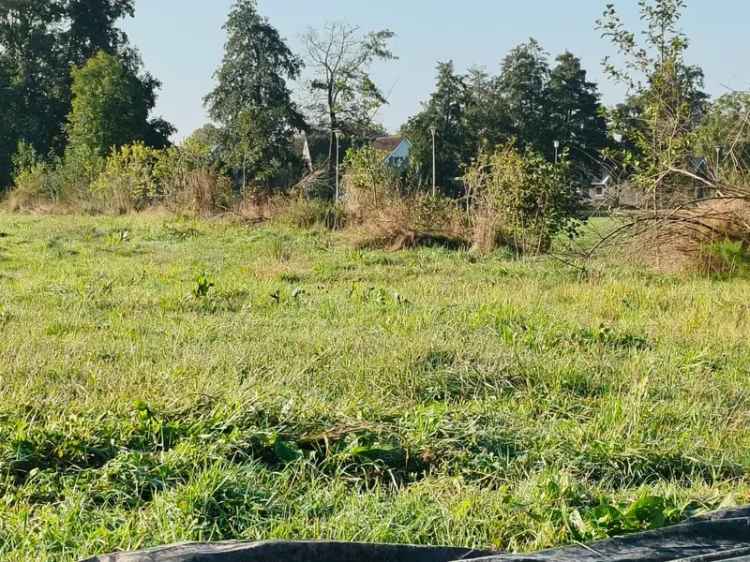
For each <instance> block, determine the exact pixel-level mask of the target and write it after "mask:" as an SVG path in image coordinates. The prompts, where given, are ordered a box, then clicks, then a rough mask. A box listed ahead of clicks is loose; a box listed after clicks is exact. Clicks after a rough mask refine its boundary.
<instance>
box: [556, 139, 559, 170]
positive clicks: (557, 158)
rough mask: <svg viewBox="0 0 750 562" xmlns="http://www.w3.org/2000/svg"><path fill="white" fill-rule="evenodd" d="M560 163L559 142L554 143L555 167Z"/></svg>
mask: <svg viewBox="0 0 750 562" xmlns="http://www.w3.org/2000/svg"><path fill="white" fill-rule="evenodd" d="M559 163H560V141H559V140H556V141H555V165H557V164H559Z"/></svg>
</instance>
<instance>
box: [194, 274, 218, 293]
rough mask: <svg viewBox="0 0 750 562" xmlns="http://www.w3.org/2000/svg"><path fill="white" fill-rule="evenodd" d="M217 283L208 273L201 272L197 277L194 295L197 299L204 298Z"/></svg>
mask: <svg viewBox="0 0 750 562" xmlns="http://www.w3.org/2000/svg"><path fill="white" fill-rule="evenodd" d="M215 286H216V284H215V283H214V282H213V281H211V279H209V277H208V275H207V274H206V273H201V274H200V275H199V276H198V277H197V278H196V279H195V286H194V287H193V296H194V297H195V298H197V299H204V298H206V297H207V296H208V294H209V293H210V292H211V289H213V288H214V287H215Z"/></svg>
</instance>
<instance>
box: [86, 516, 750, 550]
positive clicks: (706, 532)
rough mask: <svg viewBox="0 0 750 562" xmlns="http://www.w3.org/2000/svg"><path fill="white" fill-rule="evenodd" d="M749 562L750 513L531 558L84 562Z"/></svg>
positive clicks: (270, 546)
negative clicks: (461, 561)
mask: <svg viewBox="0 0 750 562" xmlns="http://www.w3.org/2000/svg"><path fill="white" fill-rule="evenodd" d="M459 560H473V561H474V562H540V561H543V562H572V561H583V562H595V561H596V562H636V561H638V562H708V561H717V560H725V561H732V562H750V507H748V508H743V509H735V510H729V511H723V512H719V513H715V514H712V515H708V516H704V517H698V518H695V519H691V520H689V521H686V522H685V523H682V524H680V525H676V526H674V527H669V528H667V529H662V530H659V531H651V532H648V533H643V534H638V535H629V536H626V537H622V538H617V539H611V540H607V541H602V542H598V543H594V544H592V545H590V546H575V547H569V548H563V549H558V550H550V551H546V552H540V553H538V554H530V555H513V554H500V553H491V552H481V551H476V550H467V549H461V548H442V547H437V548H429V547H415V546H395V545H365V544H353V543H330V542H297V543H295V542H264V543H239V542H231V543H219V544H185V545H176V546H171V547H164V548H158V549H153V550H149V551H143V552H134V553H121V554H110V555H107V556H99V557H94V558H90V559H89V560H87V561H85V562H452V561H459Z"/></svg>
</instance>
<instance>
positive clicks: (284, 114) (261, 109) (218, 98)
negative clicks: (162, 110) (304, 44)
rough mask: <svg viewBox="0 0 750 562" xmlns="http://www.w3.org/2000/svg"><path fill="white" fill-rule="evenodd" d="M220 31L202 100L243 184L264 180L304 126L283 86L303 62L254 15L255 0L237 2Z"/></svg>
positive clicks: (285, 158)
mask: <svg viewBox="0 0 750 562" xmlns="http://www.w3.org/2000/svg"><path fill="white" fill-rule="evenodd" d="M224 29H226V31H227V34H228V40H227V43H226V45H225V49H224V59H223V61H222V64H221V67H220V68H219V69H218V71H217V72H216V79H217V82H218V84H217V86H216V88H215V89H214V91H213V92H211V93H210V94H209V95H208V96H206V98H205V103H206V105H207V106H208V108H209V113H210V115H211V117H212V118H213V119H214V120H215V121H216V122H217V123H219V124H221V126H222V127H223V129H224V132H225V134H226V136H227V143H226V144H227V147H228V154H227V160H228V162H229V163H230V164H231V165H233V166H234V167H235V168H236V169H238V170H240V171H242V176H243V182H245V181H246V180H247V179H252V180H253V181H255V182H260V183H263V184H268V183H269V182H270V181H271V180H272V179H273V178H274V176H276V175H277V174H278V173H279V172H280V171H281V170H282V169H283V168H284V167H285V166H286V165H287V164H288V163H289V162H291V161H294V160H295V158H294V154H293V152H292V136H293V134H294V133H295V131H297V130H301V129H304V128H305V127H306V125H305V122H304V119H303V117H302V115H301V114H300V112H299V111H298V109H297V106H296V104H295V103H294V102H293V101H292V99H291V92H290V90H289V87H288V85H287V81H289V80H294V79H296V78H298V77H299V74H300V71H301V69H302V60H301V59H300V58H299V57H297V56H296V55H295V54H293V53H292V51H291V50H290V49H289V47H288V46H287V44H286V42H285V41H284V40H283V38H282V37H281V36H280V35H279V32H278V31H277V30H276V29H275V28H274V27H273V26H272V25H271V24H270V23H269V22H268V20H267V19H266V18H264V17H262V16H261V15H260V14H259V13H258V9H257V5H256V2H255V0H237V1H236V2H235V3H234V6H233V7H232V10H231V12H230V14H229V19H228V20H227V23H226V25H225V26H224ZM297 160H298V159H297Z"/></svg>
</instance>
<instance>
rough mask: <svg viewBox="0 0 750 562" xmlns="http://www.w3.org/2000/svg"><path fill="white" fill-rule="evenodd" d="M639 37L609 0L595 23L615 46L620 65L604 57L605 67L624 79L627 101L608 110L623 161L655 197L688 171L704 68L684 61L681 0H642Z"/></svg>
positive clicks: (702, 104) (666, 192)
mask: <svg viewBox="0 0 750 562" xmlns="http://www.w3.org/2000/svg"><path fill="white" fill-rule="evenodd" d="M639 7H640V11H641V21H643V22H644V24H645V29H644V30H643V31H642V34H641V35H642V36H643V40H642V41H639V40H638V39H637V35H636V33H634V32H632V31H630V30H628V29H627V28H626V27H625V25H624V23H623V21H622V19H621V18H620V16H619V14H618V12H617V10H616V9H615V7H614V6H613V5H611V4H610V5H608V6H607V8H606V10H605V12H604V15H603V16H602V18H601V19H600V20H599V21H598V27H599V29H600V30H601V31H602V32H603V35H604V37H606V38H608V39H609V40H610V41H611V42H612V43H613V45H614V46H615V47H616V48H617V50H618V51H619V54H620V56H621V58H623V59H624V65H623V66H621V67H618V66H617V65H615V64H613V63H612V62H611V61H610V60H609V59H605V61H604V64H605V70H606V71H607V72H608V74H609V75H610V76H611V77H612V78H614V79H615V80H617V81H620V82H622V83H624V84H626V85H627V86H628V88H629V90H630V93H631V96H630V99H629V100H628V103H627V104H625V105H624V106H621V107H620V108H618V111H616V112H614V113H613V114H612V117H613V121H614V126H615V130H616V131H617V132H618V133H620V134H622V135H623V137H624V139H625V141H626V143H625V148H626V149H627V148H630V150H626V158H625V162H626V163H628V164H630V165H632V167H633V168H634V170H635V172H636V173H635V180H636V181H637V183H639V184H640V185H641V186H642V187H644V188H645V189H647V190H649V191H651V192H652V193H653V196H654V204H656V203H657V199H659V196H660V195H661V194H663V195H665V196H669V195H670V194H671V193H672V191H673V190H674V188H675V186H676V185H677V184H679V183H680V180H679V176H680V175H682V174H683V172H685V171H688V170H686V169H687V168H689V167H690V161H691V160H692V158H693V156H694V154H693V152H694V148H695V136H694V133H695V131H696V129H697V127H698V125H699V123H700V121H701V119H702V117H703V114H704V111H705V107H706V102H707V99H708V96H707V95H706V94H705V93H704V92H703V72H702V70H701V69H700V68H698V67H695V66H691V65H688V64H687V63H686V61H685V55H686V51H687V48H688V45H689V42H688V39H687V37H686V36H685V34H684V33H683V32H682V31H681V29H680V20H681V18H682V13H683V10H684V9H685V0H640V2H639Z"/></svg>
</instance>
